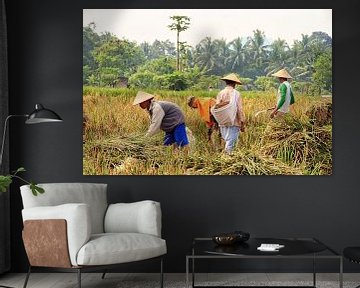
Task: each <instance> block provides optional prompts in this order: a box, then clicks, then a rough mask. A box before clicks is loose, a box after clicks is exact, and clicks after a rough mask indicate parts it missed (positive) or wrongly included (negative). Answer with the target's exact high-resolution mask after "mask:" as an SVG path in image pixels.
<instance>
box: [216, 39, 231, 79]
mask: <svg viewBox="0 0 360 288" xmlns="http://www.w3.org/2000/svg"><path fill="white" fill-rule="evenodd" d="M213 44H214V45H215V47H216V48H215V49H216V52H217V57H216V58H217V59H216V63H215V65H216V68H217V69H216V70H217V71H216V72H217V74H224V73H225V72H226V59H227V58H228V57H229V53H230V50H229V44H228V43H226V40H225V39H224V38H222V39H217V40H214V42H213Z"/></svg>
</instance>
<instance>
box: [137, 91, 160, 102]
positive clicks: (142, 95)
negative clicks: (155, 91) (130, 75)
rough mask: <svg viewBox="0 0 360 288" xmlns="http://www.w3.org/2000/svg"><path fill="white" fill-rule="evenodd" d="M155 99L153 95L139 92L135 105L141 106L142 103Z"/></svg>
mask: <svg viewBox="0 0 360 288" xmlns="http://www.w3.org/2000/svg"><path fill="white" fill-rule="evenodd" d="M154 97H155V96H154V95H152V94H149V93H146V92H144V91H139V92H138V93H137V94H136V97H135V99H134V102H133V105H137V104H140V103H142V102H145V101H146V100H149V99H152V98H154Z"/></svg>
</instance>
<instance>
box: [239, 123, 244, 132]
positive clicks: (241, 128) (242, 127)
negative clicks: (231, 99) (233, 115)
mask: <svg viewBox="0 0 360 288" xmlns="http://www.w3.org/2000/svg"><path fill="white" fill-rule="evenodd" d="M240 131H241V132H245V122H244V121H241V126H240Z"/></svg>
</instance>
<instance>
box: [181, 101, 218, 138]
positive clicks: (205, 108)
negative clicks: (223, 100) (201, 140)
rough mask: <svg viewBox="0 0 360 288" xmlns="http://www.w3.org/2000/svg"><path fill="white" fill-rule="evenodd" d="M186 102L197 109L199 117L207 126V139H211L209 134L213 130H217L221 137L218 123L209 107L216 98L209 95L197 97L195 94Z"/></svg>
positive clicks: (213, 103)
mask: <svg viewBox="0 0 360 288" xmlns="http://www.w3.org/2000/svg"><path fill="white" fill-rule="evenodd" d="M187 103H188V105H189V107H191V108H193V109H197V110H198V111H199V114H200V117H201V119H202V120H204V122H205V124H206V127H207V128H208V141H209V142H210V141H211V135H212V133H213V131H214V130H217V131H219V136H220V137H221V135H220V130H219V124H218V123H217V122H216V120H215V118H214V116H213V115H212V114H211V111H210V109H211V107H212V106H214V105H215V103H216V99H214V98H210V97H205V98H202V99H198V98H196V97H195V96H190V97H189V98H188V102H187Z"/></svg>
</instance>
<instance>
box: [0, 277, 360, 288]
mask: <svg viewBox="0 0 360 288" xmlns="http://www.w3.org/2000/svg"><path fill="white" fill-rule="evenodd" d="M101 275H102V274H101V273H83V274H82V283H81V284H82V287H83V288H88V287H89V288H94V287H104V288H118V287H132V284H131V283H132V281H133V283H134V285H133V286H135V287H141V284H139V283H154V286H156V287H158V286H157V285H155V283H156V284H157V283H158V281H159V274H155V273H108V274H106V278H105V279H104V280H103V279H101ZM25 276H26V274H25V273H7V274H4V275H0V287H2V286H1V285H4V286H10V287H14V288H22V287H23V284H24V279H25ZM76 277H77V276H76V273H32V274H31V276H30V279H29V282H28V285H27V288H76V287H77V280H76ZM338 277H339V275H338V274H336V273H318V274H317V278H316V279H317V281H318V282H319V283H321V281H334V283H337V281H338V279H339V278H338ZM228 279H231V280H232V281H235V280H239V281H241V280H244V279H246V280H249V279H251V281H256V282H259V285H264V283H267V282H269V281H279V282H281V281H285V282H286V281H309V283H310V285H311V281H312V274H311V273H297V274H295V273H239V274H235V273H221V274H220V273H211V274H205V273H204V274H197V281H199V282H201V281H226V280H228ZM343 279H344V288H346V287H354V286H352V285H354V283H357V285H359V284H360V273H344V274H343ZM122 282H123V283H126V285H124V286H122V285H121V284H119V283H122ZM185 283H186V275H185V274H183V273H166V274H164V286H165V288H167V287H169V288H172V287H176V288H178V287H185V286H186V285H185ZM197 283H198V282H197ZM138 285H140V286H138ZM294 285H295V284H294ZM355 286H356V285H355ZM146 287H151V285H150V286H146ZM337 287H338V286H337ZM354 288H355V287H354Z"/></svg>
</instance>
